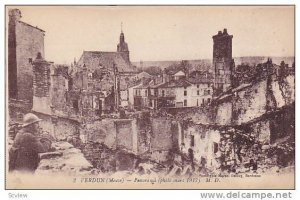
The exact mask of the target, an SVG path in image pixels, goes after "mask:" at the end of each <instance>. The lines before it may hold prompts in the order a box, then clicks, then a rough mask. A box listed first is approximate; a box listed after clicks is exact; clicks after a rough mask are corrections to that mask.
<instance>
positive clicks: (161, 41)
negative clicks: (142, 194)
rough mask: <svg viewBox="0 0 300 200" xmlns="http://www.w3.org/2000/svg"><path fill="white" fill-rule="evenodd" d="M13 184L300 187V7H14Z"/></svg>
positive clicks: (9, 99)
mask: <svg viewBox="0 0 300 200" xmlns="http://www.w3.org/2000/svg"><path fill="white" fill-rule="evenodd" d="M5 9H6V14H5V15H6V27H5V31H6V113H7V116H6V135H5V140H6V172H5V173H6V189H294V188H295V54H294V53H295V52H294V48H295V47H294V43H295V19H294V15H295V7H294V6H200V5H199V6H196V5H194V6H21V5H20V6H18V5H14V6H12V5H11V6H6V8H5Z"/></svg>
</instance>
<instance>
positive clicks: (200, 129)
mask: <svg viewBox="0 0 300 200" xmlns="http://www.w3.org/2000/svg"><path fill="white" fill-rule="evenodd" d="M183 134H184V136H183V142H182V146H181V152H182V153H184V154H186V155H187V156H188V157H190V159H191V157H192V158H193V160H194V163H195V164H197V165H200V166H203V167H204V166H205V167H209V168H212V167H218V163H217V160H216V158H217V157H218V154H219V153H220V152H219V142H220V132H219V131H217V130H215V129H213V128H209V127H206V126H203V125H195V124H194V125H193V124H190V125H189V126H188V127H187V128H186V129H185V130H184V131H183Z"/></svg>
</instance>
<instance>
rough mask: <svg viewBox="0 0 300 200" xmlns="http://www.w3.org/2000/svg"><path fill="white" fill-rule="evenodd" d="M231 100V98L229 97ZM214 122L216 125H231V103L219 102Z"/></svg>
mask: <svg viewBox="0 0 300 200" xmlns="http://www.w3.org/2000/svg"><path fill="white" fill-rule="evenodd" d="M229 98H230V99H231V97H229ZM215 122H216V124H218V125H229V124H231V123H232V102H230V101H225V102H220V103H219V105H218V106H217V108H216V118H215Z"/></svg>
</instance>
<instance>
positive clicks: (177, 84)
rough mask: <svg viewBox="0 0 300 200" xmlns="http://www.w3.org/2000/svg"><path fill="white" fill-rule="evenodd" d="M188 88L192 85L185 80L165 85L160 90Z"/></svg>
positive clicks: (172, 81) (173, 81)
mask: <svg viewBox="0 0 300 200" xmlns="http://www.w3.org/2000/svg"><path fill="white" fill-rule="evenodd" d="M188 86H191V84H190V83H189V82H188V81H186V80H185V79H179V80H171V81H169V82H166V83H163V84H161V85H160V86H159V87H158V88H179V87H188Z"/></svg>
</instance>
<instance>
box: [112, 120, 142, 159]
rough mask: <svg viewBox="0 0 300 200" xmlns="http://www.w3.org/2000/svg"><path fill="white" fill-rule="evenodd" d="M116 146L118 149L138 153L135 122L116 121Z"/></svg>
mask: <svg viewBox="0 0 300 200" xmlns="http://www.w3.org/2000/svg"><path fill="white" fill-rule="evenodd" d="M115 126H116V145H117V148H118V149H122V150H125V151H127V152H131V153H134V154H137V153H138V144H137V142H138V141H137V140H138V139H137V127H136V120H131V119H124V120H116V121H115Z"/></svg>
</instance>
